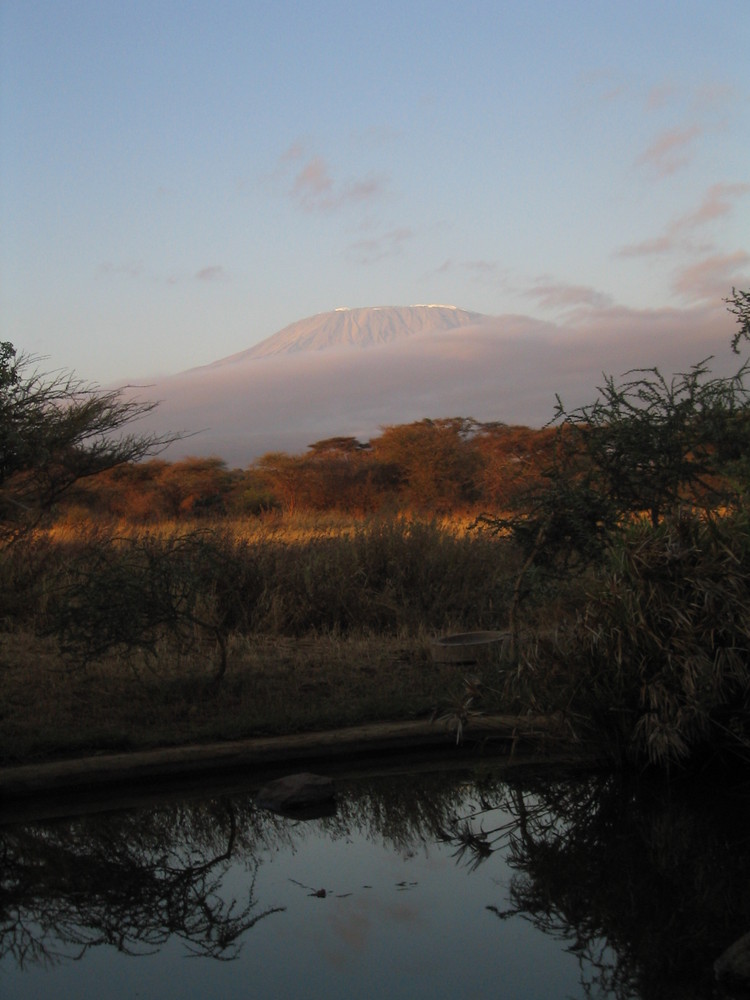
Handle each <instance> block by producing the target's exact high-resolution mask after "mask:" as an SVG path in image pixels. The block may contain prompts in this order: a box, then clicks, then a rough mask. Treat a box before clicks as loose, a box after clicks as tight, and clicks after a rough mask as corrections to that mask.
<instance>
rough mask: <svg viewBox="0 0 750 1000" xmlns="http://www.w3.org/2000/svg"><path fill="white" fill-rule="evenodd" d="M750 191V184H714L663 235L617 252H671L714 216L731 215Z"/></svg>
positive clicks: (635, 254) (626, 254)
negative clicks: (687, 234)
mask: <svg viewBox="0 0 750 1000" xmlns="http://www.w3.org/2000/svg"><path fill="white" fill-rule="evenodd" d="M748 192H750V184H714V185H713V186H712V187H710V188H709V189H708V191H707V192H706V194H705V195H704V197H703V201H702V202H701V203H700V205H699V206H698V208H696V209H695V210H694V211H692V212H687V213H686V214H685V215H681V216H679V217H678V218H676V219H674V220H673V221H672V222H670V223H669V225H668V226H667V227H666V229H665V230H664V232H663V233H662V235H661V236H657V237H655V238H654V239H650V240H644V241H643V242H642V243H631V244H628V245H627V246H624V247H621V248H620V249H619V250H617V251H616V253H615V256H616V257H646V256H649V255H652V254H663V253H668V252H670V251H671V250H674V249H675V248H676V247H677V246H678V245H679V243H680V241H681V238H683V237H684V234H686V233H689V232H691V231H692V230H695V229H697V228H699V227H700V226H704V225H706V224H707V223H710V222H713V221H714V219H719V218H721V217H722V216H725V215H729V214H730V212H731V211H732V209H733V207H734V206H733V201H734V200H736V199H737V198H741V197H742V196H743V195H745V194H747V193H748Z"/></svg>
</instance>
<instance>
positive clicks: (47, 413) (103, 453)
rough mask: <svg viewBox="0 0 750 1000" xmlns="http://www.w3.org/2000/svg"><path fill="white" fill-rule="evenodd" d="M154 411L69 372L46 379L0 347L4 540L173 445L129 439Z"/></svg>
mask: <svg viewBox="0 0 750 1000" xmlns="http://www.w3.org/2000/svg"><path fill="white" fill-rule="evenodd" d="M155 406H156V404H155V403H151V402H143V401H141V400H138V399H136V398H132V397H129V396H127V395H126V394H125V391H124V390H123V389H112V390H100V389H99V388H97V387H96V386H92V385H90V384H88V383H86V382H84V381H82V380H81V379H79V378H77V377H76V376H75V375H73V374H72V373H70V372H68V371H62V372H53V373H51V374H48V373H44V372H42V371H41V370H40V369H39V367H38V360H37V359H35V358H33V357H30V356H28V355H24V354H20V355H19V354H17V352H16V350H15V348H14V347H13V345H12V344H11V343H8V342H7V341H5V342H0V540H12V539H13V538H16V537H17V536H18V535H19V534H22V533H23V532H24V531H25V530H26V529H28V528H29V527H32V526H33V525H35V524H37V523H38V522H39V520H40V519H41V518H42V517H43V516H44V514H45V513H46V512H47V511H49V509H50V508H51V507H52V506H53V504H54V503H55V502H56V500H57V499H58V498H59V497H61V496H62V495H63V494H65V493H66V492H67V491H68V490H69V489H70V488H71V486H73V484H74V483H76V482H79V481H80V480H82V479H86V478H88V477H89V476H93V475H96V474H97V473H99V472H102V471H104V470H106V469H111V468H113V467H115V466H117V465H120V464H122V463H124V462H132V461H138V460H139V459H142V458H144V457H146V456H147V455H149V454H152V453H153V452H154V451H158V450H159V449H160V448H162V447H165V446H166V445H167V444H169V443H170V441H172V440H174V438H173V437H168V436H159V435H155V434H135V433H129V432H127V430H126V428H127V427H128V426H129V425H130V424H132V423H133V422H134V421H135V420H137V419H138V418H139V417H141V416H143V415H145V414H146V413H149V412H150V411H151V410H153V409H154V407H155Z"/></svg>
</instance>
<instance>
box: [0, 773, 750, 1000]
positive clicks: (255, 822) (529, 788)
mask: <svg viewBox="0 0 750 1000" xmlns="http://www.w3.org/2000/svg"><path fill="white" fill-rule="evenodd" d="M433 766H434V765H433ZM513 774H514V776H513V777H510V772H507V771H503V770H501V769H500V766H499V765H497V764H493V763H492V762H485V763H480V764H476V765H474V766H472V767H469V768H462V770H460V771H456V770H452V771H447V772H446V771H442V772H441V771H437V772H436V771H434V770H431V769H427V768H425V767H424V765H423V769H422V770H419V771H414V772H411V773H408V772H407V773H397V774H396V773H393V772H389V773H381V774H373V773H369V774H360V775H359V776H355V775H349V776H339V777H338V779H337V801H336V807H335V811H334V812H332V813H331V814H329V815H324V816H318V817H317V818H309V819H300V818H293V819H290V818H285V817H281V816H278V815H276V814H274V813H271V812H267V811H265V810H261V809H258V808H256V806H255V804H254V792H253V790H252V789H245V790H243V789H239V790H238V789H234V790H232V791H223V792H221V793H217V792H214V793H213V794H210V793H203V794H202V795H198V794H197V793H195V792H193V793H192V794H190V795H186V796H185V797H182V798H177V797H174V796H173V797H171V798H169V799H164V798H163V799H161V800H157V801H156V802H150V803H148V804H141V805H139V806H137V807H131V808H128V809H124V808H109V809H107V810H106V811H91V810H90V811H89V812H88V813H86V814H84V815H77V816H76V815H72V816H67V817H65V818H57V819H47V820H34V821H28V822H24V823H5V824H4V825H3V826H2V827H0V850H1V851H2V856H1V858H0V861H1V863H2V883H1V885H0V996H3V997H8V998H11V997H12V998H14V1000H24V998H32V997H33V998H47V997H55V998H59V1000H63V998H68V997H70V998H76V1000H82V998H83V1000H86V998H95V997H96V998H99V997H101V996H105V995H106V996H107V997H110V998H114V1000H116V998H126V997H127V998H134V997H139V998H151V997H153V998H172V997H174V998H180V1000H184V998H192V997H196V998H197V997H201V998H205V997H211V998H230V997H232V998H234V997H247V996H250V995H259V996H266V997H273V998H275V997H326V998H336V997H346V998H350V997H352V996H357V997H410V998H413V997H430V998H441V997H451V998H457V997H458V998H460V997H488V996H497V997H504V998H524V1000H527V998H528V1000H533V998H545V1000H547V998H550V997H561V998H590V997H596V998H602V1000H604V998H615V997H616V998H631V997H632V998H643V1000H646V998H657V997H658V998H669V997H675V998H677V997H680V998H686V997H687V998H690V997H694V998H706V1000H708V998H709V997H711V998H715V997H716V996H719V995H720V994H719V993H717V992H716V987H715V984H714V983H713V976H712V963H713V960H714V959H715V958H716V957H717V956H718V955H719V954H720V953H721V951H723V949H724V948H725V947H726V946H727V945H728V944H729V943H731V942H732V941H733V940H735V939H736V938H738V937H740V936H741V935H742V934H743V933H745V932H746V931H747V930H748V929H750V894H748V891H747V890H748V885H749V884H750V879H749V877H748V876H750V844H749V843H748V832H747V831H748V829H750V827H749V826H748V820H750V808H748V797H747V796H746V794H744V792H743V791H742V790H739V791H738V790H731V791H730V790H721V789H716V788H714V789H713V790H712V792H711V795H712V799H711V801H708V800H707V799H706V793H705V791H701V792H700V794H698V793H697V790H695V789H693V790H692V791H691V790H685V789H682V790H680V791H679V793H678V792H675V791H674V790H672V791H671V792H669V794H667V793H666V792H665V790H664V789H663V788H657V789H654V788H649V789H644V788H643V787H637V786H630V785H624V784H623V783H622V782H621V781H620V780H618V779H617V778H615V777H613V776H611V775H606V774H604V775H603V774H587V775H584V776H580V775H578V776H570V775H558V776H555V777H553V778H550V777H549V775H545V776H540V775H539V774H538V773H533V772H527V773H526V774H525V775H524V773H523V772H513Z"/></svg>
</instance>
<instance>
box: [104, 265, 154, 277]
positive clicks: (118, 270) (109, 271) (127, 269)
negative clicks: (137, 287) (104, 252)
mask: <svg viewBox="0 0 750 1000" xmlns="http://www.w3.org/2000/svg"><path fill="white" fill-rule="evenodd" d="M99 270H100V272H101V274H105V275H107V276H113V277H121V278H141V277H143V275H144V273H145V268H144V266H143V263H142V262H141V261H127V262H125V263H123V264H113V263H112V262H111V261H105V262H104V263H103V264H102V266H101V267H100V269H99Z"/></svg>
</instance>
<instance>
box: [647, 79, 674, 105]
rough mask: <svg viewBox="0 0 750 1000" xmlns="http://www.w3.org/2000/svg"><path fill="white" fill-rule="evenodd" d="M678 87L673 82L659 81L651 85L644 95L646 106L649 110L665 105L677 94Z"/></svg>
mask: <svg viewBox="0 0 750 1000" xmlns="http://www.w3.org/2000/svg"><path fill="white" fill-rule="evenodd" d="M677 92H678V89H677V86H676V85H675V84H674V83H660V84H658V85H657V86H655V87H652V88H651V89H650V90H649V92H648V94H647V95H646V107H647V109H648V110H649V111H658V110H659V109H661V108H663V107H665V106H666V105H667V104H669V102H670V101H671V100H672V98H673V97H674V96H675V95H676V94H677Z"/></svg>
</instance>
